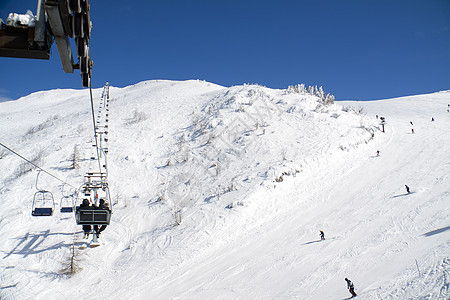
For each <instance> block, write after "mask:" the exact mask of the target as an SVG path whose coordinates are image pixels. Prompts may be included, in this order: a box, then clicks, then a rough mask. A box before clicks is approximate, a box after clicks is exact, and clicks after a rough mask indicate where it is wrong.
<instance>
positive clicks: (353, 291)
mask: <svg viewBox="0 0 450 300" xmlns="http://www.w3.org/2000/svg"><path fill="white" fill-rule="evenodd" d="M345 281H347V288H348V291H349V292H350V294H352V297H356V293H355V287H354V286H353V282H351V281H350V279H348V278H345Z"/></svg>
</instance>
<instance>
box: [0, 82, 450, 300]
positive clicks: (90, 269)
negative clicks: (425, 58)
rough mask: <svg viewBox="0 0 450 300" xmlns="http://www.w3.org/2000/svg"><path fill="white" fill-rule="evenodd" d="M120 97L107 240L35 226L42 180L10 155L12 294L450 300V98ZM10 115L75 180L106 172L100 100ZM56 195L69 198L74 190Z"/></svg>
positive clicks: (6, 164)
mask: <svg viewBox="0 0 450 300" xmlns="http://www.w3.org/2000/svg"><path fill="white" fill-rule="evenodd" d="M101 92H102V90H101V89H95V90H94V91H93V95H94V100H95V101H98V100H99V98H100V95H101ZM110 95H111V100H110V108H111V111H110V121H109V130H110V133H109V141H108V147H109V154H108V166H109V170H108V171H109V184H110V187H111V192H112V198H113V199H112V200H113V203H114V207H113V208H114V212H113V216H112V221H111V225H110V226H109V227H108V228H107V229H106V231H105V232H104V234H103V236H102V238H101V240H102V242H103V245H102V246H101V247H99V248H93V249H85V250H83V249H79V247H80V246H82V245H83V244H84V243H85V241H83V240H82V231H81V228H79V227H78V226H76V225H75V222H74V220H73V216H67V215H63V214H60V213H59V212H57V213H55V214H54V216H53V217H41V218H33V217H31V215H30V210H31V201H32V198H33V194H34V192H35V191H36V190H35V187H34V185H35V180H36V171H31V170H30V169H31V168H28V169H27V166H26V165H24V164H23V162H22V161H20V159H18V157H16V156H14V155H12V154H9V153H7V152H6V151H3V152H2V150H0V154H1V155H0V157H1V159H0V180H1V182H2V185H1V186H0V195H1V198H2V201H1V203H0V226H1V227H0V235H1V238H2V240H3V241H5V243H3V245H2V246H1V248H0V250H1V251H2V253H3V257H2V258H3V259H2V263H1V265H0V268H1V269H2V272H1V273H2V276H1V278H0V280H1V281H0V284H1V286H2V290H1V296H2V298H6V299H8V298H11V299H12V298H15V297H20V298H39V299H49V298H50V299H61V298H73V297H75V296H77V297H83V298H88V299H91V298H92V299H94V298H99V297H100V298H105V299H106V298H122V297H128V298H137V299H148V298H149V297H150V298H152V299H172V298H176V299H178V298H179V299H239V298H241V299H255V298H256V299H259V298H263V299H342V298H344V297H346V293H347V292H346V290H345V282H344V281H343V278H344V277H349V278H350V279H352V280H353V281H354V283H355V285H356V288H357V293H358V294H360V297H362V298H364V299H386V298H392V299H395V298H403V297H404V298H408V297H409V298H420V297H424V298H425V297H429V298H426V299H444V298H445V297H448V295H449V291H448V279H447V277H445V276H446V275H445V274H448V266H449V258H448V249H449V247H448V246H449V231H448V230H447V229H448V220H449V206H448V199H449V195H450V190H449V188H448V173H449V172H448V171H449V169H448V163H449V161H448V159H449V155H448V153H449V139H450V138H449V135H448V129H447V126H446V125H445V124H448V119H449V116H450V114H449V113H447V111H446V109H447V104H448V103H449V102H450V95H449V94H448V93H445V92H440V93H434V94H428V95H419V96H411V97H404V98H399V99H391V100H383V101H381V100H379V101H368V102H354V101H353V102H352V101H349V102H342V103H341V102H339V103H332V102H333V101H332V98H331V96H330V95H325V93H323V91H322V90H321V89H317V88H316V89H310V90H309V91H308V90H307V89H305V87H304V86H296V87H290V88H288V89H285V90H275V89H269V88H266V87H262V86H258V85H243V86H234V87H230V88H225V87H221V86H218V85H215V84H211V83H208V82H204V81H195V80H191V81H183V82H175V81H164V80H154V81H145V82H141V83H138V84H135V85H133V86H129V87H125V88H114V87H111V88H110ZM95 105H96V106H98V102H96V103H95ZM375 115H378V116H385V117H386V119H387V124H386V132H385V133H382V132H381V126H380V125H379V123H380V120H379V118H377V117H375ZM431 117H433V118H435V119H436V120H435V121H433V122H432V121H431ZM0 121H1V124H2V126H1V129H0V136H1V137H2V138H1V142H2V143H4V144H6V145H8V146H10V147H11V148H13V149H15V150H16V151H17V152H19V153H20V154H22V155H24V156H25V157H27V158H30V159H32V158H34V159H36V163H37V164H38V165H40V166H42V167H43V168H44V169H47V170H48V171H50V172H52V173H55V174H56V175H57V176H58V177H60V178H64V180H66V181H68V182H70V183H71V184H74V185H76V186H79V185H80V184H81V183H82V180H83V177H82V176H83V174H84V173H85V172H86V171H87V170H95V168H96V162H95V161H91V160H90V159H89V158H90V157H91V156H93V153H92V151H93V147H92V139H91V137H92V119H91V115H90V103H89V93H88V91H87V90H82V91H77V90H53V91H47V92H38V93H34V94H31V95H29V96H27V97H23V98H21V99H19V100H16V101H10V102H4V103H0ZM410 122H411V123H412V124H414V125H412V124H410ZM411 127H412V128H414V129H415V133H414V134H411V133H410V130H411ZM74 147H78V149H79V151H80V153H81V154H80V159H79V161H78V163H79V165H80V168H79V169H71V168H70V156H71V155H72V153H73V151H74ZM377 150H380V151H381V156H379V157H377V156H376V154H375V153H376V151H377ZM412 162H414V163H412ZM21 168H22V169H21ZM19 170H20V171H19ZM19 175H20V176H19ZM406 183H407V184H409V185H410V186H411V188H412V191H413V193H412V194H411V195H403V191H402V188H403V185H404V184H406ZM39 185H40V186H44V187H45V188H46V189H48V190H51V191H52V192H53V193H54V195H55V198H56V202H57V204H58V202H59V198H61V197H62V192H61V189H62V186H61V183H60V182H58V181H56V180H54V179H52V178H50V177H48V176H47V177H45V175H41V177H40V178H39ZM66 188H67V187H66ZM57 208H58V207H57ZM57 210H58V209H57ZM319 230H324V231H325V234H326V237H327V239H326V241H325V242H320V241H317V237H318V232H319ZM424 239H426V240H424ZM72 245H75V246H76V247H75V248H76V249H77V250H76V252H77V253H76V258H77V268H78V270H79V271H78V272H77V273H75V274H73V275H71V276H67V275H64V274H65V273H64V272H62V271H61V270H62V269H64V266H65V264H67V259H68V258H69V257H70V256H71V253H72V254H73V249H72ZM415 263H417V266H416V265H415ZM420 268H422V270H420ZM418 269H419V270H420V271H421V272H423V274H422V273H421V274H417V272H418ZM425 272H428V273H425ZM342 282H343V283H342ZM3 287H5V288H3ZM99 295H101V296H99ZM433 297H434V298H433Z"/></svg>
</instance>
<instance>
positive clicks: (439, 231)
mask: <svg viewBox="0 0 450 300" xmlns="http://www.w3.org/2000/svg"><path fill="white" fill-rule="evenodd" d="M447 230H450V226H447V227H442V228H439V229H436V230H432V231H429V232H427V233H424V234H422V235H423V236H432V235H435V234H438V233H442V232H444V231H447Z"/></svg>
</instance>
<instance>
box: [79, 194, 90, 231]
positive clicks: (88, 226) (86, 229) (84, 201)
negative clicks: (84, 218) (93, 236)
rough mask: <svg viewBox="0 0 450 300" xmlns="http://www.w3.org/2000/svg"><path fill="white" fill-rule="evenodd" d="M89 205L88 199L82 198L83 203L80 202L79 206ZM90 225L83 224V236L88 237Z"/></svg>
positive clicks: (85, 206)
mask: <svg viewBox="0 0 450 300" xmlns="http://www.w3.org/2000/svg"><path fill="white" fill-rule="evenodd" d="M89 207H91V206H90V204H89V200H88V199H83V203H81V205H80V208H89ZM80 208H79V209H80ZM91 229H92V227H91V225H83V231H84V238H86V239H87V238H89V233H90V232H91Z"/></svg>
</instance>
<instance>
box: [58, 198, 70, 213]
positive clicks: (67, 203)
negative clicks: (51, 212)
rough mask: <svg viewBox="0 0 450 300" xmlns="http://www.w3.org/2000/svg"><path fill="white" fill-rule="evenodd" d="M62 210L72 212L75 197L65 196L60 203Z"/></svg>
mask: <svg viewBox="0 0 450 300" xmlns="http://www.w3.org/2000/svg"><path fill="white" fill-rule="evenodd" d="M60 212H62V213H71V212H73V198H72V197H70V196H63V197H62V198H61V203H60Z"/></svg>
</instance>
